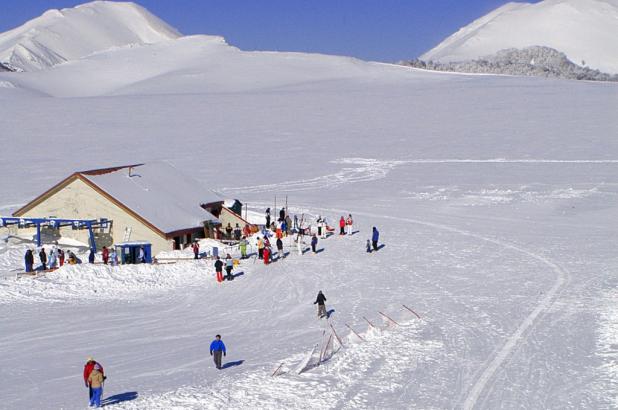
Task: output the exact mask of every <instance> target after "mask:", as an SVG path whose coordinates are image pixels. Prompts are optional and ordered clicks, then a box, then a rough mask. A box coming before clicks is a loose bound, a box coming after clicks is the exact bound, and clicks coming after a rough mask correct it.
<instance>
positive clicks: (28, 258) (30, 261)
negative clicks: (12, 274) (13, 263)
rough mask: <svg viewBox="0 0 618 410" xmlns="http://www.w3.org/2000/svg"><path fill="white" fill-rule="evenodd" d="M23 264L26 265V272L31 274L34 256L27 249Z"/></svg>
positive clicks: (30, 250)
mask: <svg viewBox="0 0 618 410" xmlns="http://www.w3.org/2000/svg"><path fill="white" fill-rule="evenodd" d="M24 263H25V265H26V272H32V266H34V255H33V254H32V249H28V250H27V251H26V255H25V256H24Z"/></svg>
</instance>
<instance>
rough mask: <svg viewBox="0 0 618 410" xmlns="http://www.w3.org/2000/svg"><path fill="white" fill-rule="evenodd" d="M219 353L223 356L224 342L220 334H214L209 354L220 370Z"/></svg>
mask: <svg viewBox="0 0 618 410" xmlns="http://www.w3.org/2000/svg"><path fill="white" fill-rule="evenodd" d="M221 354H223V356H225V354H226V352H225V344H223V341H222V340H221V335H217V336H215V340H213V341H212V343H211V344H210V355H211V356H213V359H214V360H215V366H217V369H219V370H221Z"/></svg>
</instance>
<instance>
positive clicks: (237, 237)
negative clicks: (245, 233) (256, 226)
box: [234, 224, 242, 241]
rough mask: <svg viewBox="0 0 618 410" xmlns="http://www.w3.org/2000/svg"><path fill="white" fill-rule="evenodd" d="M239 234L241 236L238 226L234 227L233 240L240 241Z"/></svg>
mask: <svg viewBox="0 0 618 410" xmlns="http://www.w3.org/2000/svg"><path fill="white" fill-rule="evenodd" d="M241 234H242V230H241V229H240V226H239V225H238V224H236V226H235V227H234V239H235V240H237V241H240V235H241Z"/></svg>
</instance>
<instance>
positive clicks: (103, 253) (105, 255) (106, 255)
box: [101, 246, 109, 265]
mask: <svg viewBox="0 0 618 410" xmlns="http://www.w3.org/2000/svg"><path fill="white" fill-rule="evenodd" d="M101 257H102V258H103V263H104V264H106V265H107V262H108V261H109V249H107V247H106V246H104V247H103V250H102V251H101Z"/></svg>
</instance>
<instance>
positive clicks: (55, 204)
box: [23, 179, 173, 256]
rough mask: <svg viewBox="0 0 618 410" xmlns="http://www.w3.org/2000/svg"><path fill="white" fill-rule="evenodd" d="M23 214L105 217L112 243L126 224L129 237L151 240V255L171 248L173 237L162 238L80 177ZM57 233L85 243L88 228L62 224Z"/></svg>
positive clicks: (116, 240)
mask: <svg viewBox="0 0 618 410" xmlns="http://www.w3.org/2000/svg"><path fill="white" fill-rule="evenodd" d="M23 216H28V217H40V218H46V217H56V218H70V219H100V218H107V219H109V220H111V221H112V226H111V232H110V233H111V235H112V238H113V242H114V243H120V242H122V241H123V239H124V233H125V228H127V227H131V236H130V238H129V241H147V242H150V243H151V244H152V254H153V256H154V255H156V254H157V253H159V252H161V251H167V250H171V249H172V242H173V241H171V240H167V239H165V238H163V237H162V236H161V235H159V234H158V233H157V232H155V231H153V230H152V229H151V228H150V227H148V226H147V225H145V224H144V223H142V222H141V221H140V220H138V219H136V218H134V217H133V216H131V215H130V214H128V213H127V212H126V211H125V210H124V209H122V208H120V207H119V206H117V205H116V204H114V203H112V202H111V201H109V200H108V199H107V198H106V197H104V196H103V195H101V194H100V193H99V192H97V191H96V190H94V189H93V188H92V187H90V186H89V185H87V184H85V183H84V182H83V181H82V180H80V179H75V180H74V181H73V182H71V183H70V184H69V185H67V186H66V187H64V188H63V189H61V190H60V191H58V192H56V193H55V194H53V195H52V196H51V197H49V198H47V199H46V200H45V201H43V202H41V203H40V204H38V205H36V206H35V207H34V208H32V209H30V210H29V211H28V212H26V213H25V214H24V215H23ZM60 234H61V235H62V236H63V237H67V238H73V239H76V240H78V241H81V242H84V243H88V230H72V229H71V228H70V227H63V228H61V229H60ZM97 248H101V246H100V245H99V244H97Z"/></svg>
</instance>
